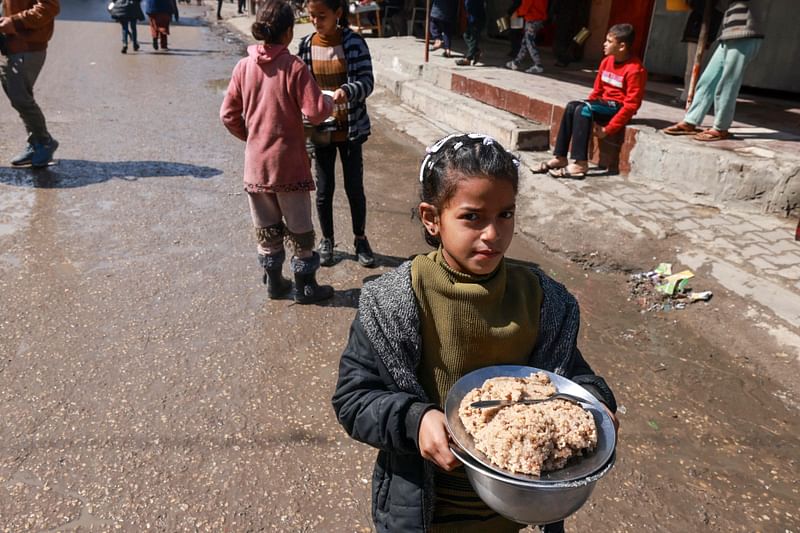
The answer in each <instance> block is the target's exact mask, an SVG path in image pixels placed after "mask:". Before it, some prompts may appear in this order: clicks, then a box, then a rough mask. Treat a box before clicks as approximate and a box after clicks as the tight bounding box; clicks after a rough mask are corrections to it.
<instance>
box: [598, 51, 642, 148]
mask: <svg viewBox="0 0 800 533" xmlns="http://www.w3.org/2000/svg"><path fill="white" fill-rule="evenodd" d="M646 83H647V71H646V70H645V69H644V67H642V66H639V67H638V68H636V69H631V70H630V71H629V72H627V73H626V74H625V99H624V100H623V101H622V109H620V110H619V111H617V114H616V115H614V116H613V117H612V118H611V120H610V121H609V122H608V125H607V126H606V127H605V130H606V133H607V134H609V135H613V134H615V133H617V132H618V131H619V130H621V129H622V128H623V127H625V124H627V123H628V122H630V120H631V119H632V118H633V115H635V114H636V112H637V111H638V110H639V108H640V107H641V106H642V100H643V99H644V87H645V85H646Z"/></svg>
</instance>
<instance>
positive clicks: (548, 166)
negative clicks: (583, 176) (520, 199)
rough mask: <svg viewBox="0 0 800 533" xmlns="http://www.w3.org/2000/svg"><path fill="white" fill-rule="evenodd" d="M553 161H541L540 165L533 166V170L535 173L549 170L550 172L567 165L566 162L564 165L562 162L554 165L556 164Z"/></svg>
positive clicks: (543, 172) (544, 172)
mask: <svg viewBox="0 0 800 533" xmlns="http://www.w3.org/2000/svg"><path fill="white" fill-rule="evenodd" d="M551 161H553V160H551ZM551 161H542V162H541V163H539V166H533V167H531V172H533V173H534V174H546V173H547V172H549V171H551V170H555V169H559V168H564V167H566V166H567V164H566V163H564V164H563V165H562V164H560V163H559V164H555V165H554V164H551Z"/></svg>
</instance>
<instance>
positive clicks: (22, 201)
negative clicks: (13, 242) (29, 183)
mask: <svg viewBox="0 0 800 533" xmlns="http://www.w3.org/2000/svg"><path fill="white" fill-rule="evenodd" d="M35 199H36V194H35V192H34V191H32V190H30V189H24V190H19V189H16V190H15V189H6V188H4V189H2V194H0V237H3V236H5V235H11V234H12V233H15V232H16V231H18V230H19V229H20V228H22V227H23V226H24V225H25V224H26V223H27V221H28V218H29V217H30V214H31V210H32V209H33V205H34V203H35Z"/></svg>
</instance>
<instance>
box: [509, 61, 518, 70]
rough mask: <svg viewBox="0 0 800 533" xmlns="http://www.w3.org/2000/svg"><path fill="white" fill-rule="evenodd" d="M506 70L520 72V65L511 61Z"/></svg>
mask: <svg viewBox="0 0 800 533" xmlns="http://www.w3.org/2000/svg"><path fill="white" fill-rule="evenodd" d="M506 68H508V69H511V70H519V65H517V64H516V63H514V61H513V60H512V61H509V62H508V63H506Z"/></svg>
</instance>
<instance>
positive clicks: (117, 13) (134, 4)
mask: <svg viewBox="0 0 800 533" xmlns="http://www.w3.org/2000/svg"><path fill="white" fill-rule="evenodd" d="M110 13H111V18H112V19H114V20H144V13H142V4H141V1H140V0H114V7H113V8H111V12H110Z"/></svg>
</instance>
